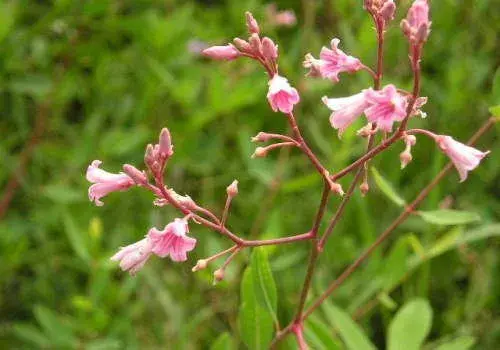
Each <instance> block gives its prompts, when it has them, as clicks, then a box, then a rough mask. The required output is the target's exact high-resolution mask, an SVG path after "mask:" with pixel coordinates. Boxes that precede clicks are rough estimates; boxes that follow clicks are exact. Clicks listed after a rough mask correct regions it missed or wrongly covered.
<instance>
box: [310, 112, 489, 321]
mask: <svg viewBox="0 0 500 350" xmlns="http://www.w3.org/2000/svg"><path fill="white" fill-rule="evenodd" d="M496 122H498V120H497V119H496V118H493V117H492V118H490V119H488V121H487V122H486V123H485V124H484V125H483V126H482V127H481V128H480V129H479V130H478V131H477V132H476V133H475V134H474V136H472V138H471V139H470V140H469V142H468V145H473V144H474V143H475V142H476V141H477V140H478V139H479V138H480V137H481V136H482V135H483V134H484V133H486V132H487V131H488V130H489V129H490V128H491V127H492V126H493V125H494V124H495V123H496ZM452 168H453V163H452V162H449V163H448V164H447V165H446V166H445V167H444V168H443V170H441V171H440V172H439V174H438V175H436V177H435V178H434V179H433V180H432V181H431V182H430V183H429V185H427V187H425V188H424V189H423V190H422V191H421V192H420V194H419V195H418V196H417V197H416V198H415V200H414V201H413V202H411V203H410V204H409V205H408V206H407V207H406V208H405V210H404V211H403V212H402V213H401V215H399V216H398V218H396V220H394V221H393V223H392V224H391V225H389V227H388V228H387V229H386V230H385V231H384V232H383V233H382V234H381V235H380V236H379V237H378V238H377V240H376V241H375V242H373V243H372V245H371V246H370V247H368V248H367V249H366V250H365V252H364V253H363V254H361V255H360V256H359V257H358V258H357V259H356V260H355V261H354V262H353V263H352V264H351V265H350V266H349V267H348V268H346V269H345V270H344V272H343V273H342V274H341V275H340V276H339V277H338V278H337V279H336V280H335V281H334V282H333V283H332V284H331V285H330V286H329V287H328V288H327V290H326V291H325V292H324V293H323V294H322V295H321V296H320V297H319V298H318V299H317V300H316V301H315V302H314V303H313V304H312V305H311V307H309V308H308V309H307V310H306V312H305V314H304V317H307V316H309V315H310V314H311V313H313V312H314V310H316V309H317V308H318V307H319V306H320V305H321V304H322V303H323V301H325V300H326V299H327V298H328V297H329V296H330V295H331V294H332V293H333V292H334V291H335V290H337V288H339V287H340V286H341V285H342V283H343V282H344V281H345V280H346V279H347V278H348V277H349V276H350V275H351V274H352V273H354V272H355V271H356V270H357V269H358V268H359V266H360V265H361V264H362V263H363V262H364V261H365V260H366V259H367V258H368V257H369V256H370V255H371V254H372V253H373V251H374V250H375V249H376V248H377V247H379V246H380V245H381V244H382V243H383V242H384V241H385V240H386V239H387V238H388V237H389V236H390V234H391V233H392V232H394V230H395V229H396V228H397V227H398V226H399V225H401V223H403V222H404V221H405V220H406V219H407V218H408V217H409V216H410V215H411V214H412V213H413V212H414V211H415V209H416V208H417V207H418V205H419V204H420V203H421V202H422V201H423V200H424V199H425V198H426V197H427V196H428V195H429V193H430V192H431V191H432V190H433V189H434V187H436V186H437V185H438V183H439V182H440V181H441V180H442V179H443V178H444V177H445V176H446V174H447V173H448V172H449V171H450V170H451V169H452Z"/></svg>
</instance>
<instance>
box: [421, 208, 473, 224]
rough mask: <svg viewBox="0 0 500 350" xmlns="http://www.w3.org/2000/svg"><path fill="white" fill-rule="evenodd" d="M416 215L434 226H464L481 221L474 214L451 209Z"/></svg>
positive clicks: (422, 212)
mask: <svg viewBox="0 0 500 350" xmlns="http://www.w3.org/2000/svg"><path fill="white" fill-rule="evenodd" d="M418 215H420V217H421V218H422V219H424V220H425V221H427V222H428V223H431V224H435V225H465V224H470V223H472V222H476V221H479V220H481V217H480V216H479V215H478V214H476V213H473V212H469V211H460V210H451V209H440V210H432V211H419V212H418Z"/></svg>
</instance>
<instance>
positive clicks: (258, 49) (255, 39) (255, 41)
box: [249, 34, 263, 55]
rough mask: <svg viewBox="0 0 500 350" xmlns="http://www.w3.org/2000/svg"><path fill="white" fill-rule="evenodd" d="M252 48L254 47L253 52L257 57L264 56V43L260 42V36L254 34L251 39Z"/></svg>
mask: <svg viewBox="0 0 500 350" xmlns="http://www.w3.org/2000/svg"><path fill="white" fill-rule="evenodd" d="M249 42H250V46H251V47H252V52H253V53H254V54H256V55H262V54H263V53H262V42H261V41H260V38H259V35H258V34H252V36H251V37H250V39H249Z"/></svg>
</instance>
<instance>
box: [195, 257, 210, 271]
mask: <svg viewBox="0 0 500 350" xmlns="http://www.w3.org/2000/svg"><path fill="white" fill-rule="evenodd" d="M207 266H208V261H207V260H205V259H200V260H198V261H197V262H196V265H195V266H194V267H193V268H192V269H191V270H192V271H193V272H196V271H199V270H204V269H206V268H207Z"/></svg>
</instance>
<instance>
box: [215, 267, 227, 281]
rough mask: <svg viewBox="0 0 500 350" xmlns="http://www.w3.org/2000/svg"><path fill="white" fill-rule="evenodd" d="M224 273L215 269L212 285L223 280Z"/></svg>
mask: <svg viewBox="0 0 500 350" xmlns="http://www.w3.org/2000/svg"><path fill="white" fill-rule="evenodd" d="M224 276H225V271H224V269H217V270H215V271H214V284H215V283H218V282H220V281H222V280H224Z"/></svg>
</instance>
